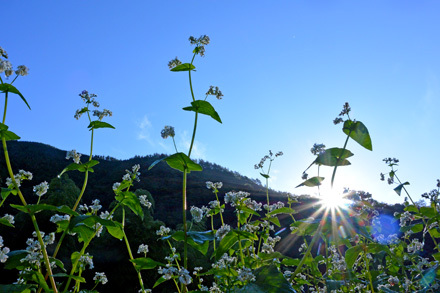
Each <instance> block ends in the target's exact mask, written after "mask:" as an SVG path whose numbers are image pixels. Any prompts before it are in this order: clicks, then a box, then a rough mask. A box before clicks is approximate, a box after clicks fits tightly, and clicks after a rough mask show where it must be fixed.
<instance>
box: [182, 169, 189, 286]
mask: <svg viewBox="0 0 440 293" xmlns="http://www.w3.org/2000/svg"><path fill="white" fill-rule="evenodd" d="M186 174H187V169H186V168H185V169H184V170H183V184H182V185H183V186H182V212H183V233H184V243H183V267H184V268H185V269H186V268H187V267H188V235H187V225H186ZM182 292H186V286H184V285H183V284H182Z"/></svg>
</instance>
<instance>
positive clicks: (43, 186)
mask: <svg viewBox="0 0 440 293" xmlns="http://www.w3.org/2000/svg"><path fill="white" fill-rule="evenodd" d="M48 189H49V184H48V183H47V182H46V181H44V182H41V183H40V184H38V185H35V186H34V189H33V190H34V192H35V194H36V195H37V196H39V197H41V196H43V195H45V194H46V193H47V190H48Z"/></svg>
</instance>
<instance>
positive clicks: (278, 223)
mask: <svg viewBox="0 0 440 293" xmlns="http://www.w3.org/2000/svg"><path fill="white" fill-rule="evenodd" d="M268 220H269V222H272V223H274V224H275V225H277V226H278V227H281V224H280V220H279V219H278V218H277V217H271V218H269V219H268Z"/></svg>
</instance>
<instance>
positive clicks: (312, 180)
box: [295, 177, 324, 188]
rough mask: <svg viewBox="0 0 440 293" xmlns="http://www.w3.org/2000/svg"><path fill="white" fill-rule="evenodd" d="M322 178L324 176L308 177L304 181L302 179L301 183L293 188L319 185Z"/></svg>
mask: <svg viewBox="0 0 440 293" xmlns="http://www.w3.org/2000/svg"><path fill="white" fill-rule="evenodd" d="M323 180H324V177H312V178H310V179H307V180H306V181H304V182H303V183H301V184H300V185H298V186H297V187H295V188H298V187H301V186H308V187H314V186H319V185H321V182H322V181H323Z"/></svg>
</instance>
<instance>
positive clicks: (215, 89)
mask: <svg viewBox="0 0 440 293" xmlns="http://www.w3.org/2000/svg"><path fill="white" fill-rule="evenodd" d="M209 95H211V96H215V97H216V98H217V99H219V100H221V99H222V97H223V94H222V91H221V90H219V88H218V86H216V87H215V86H213V85H211V86H210V87H209V90H208V91H207V92H206V96H209Z"/></svg>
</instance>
